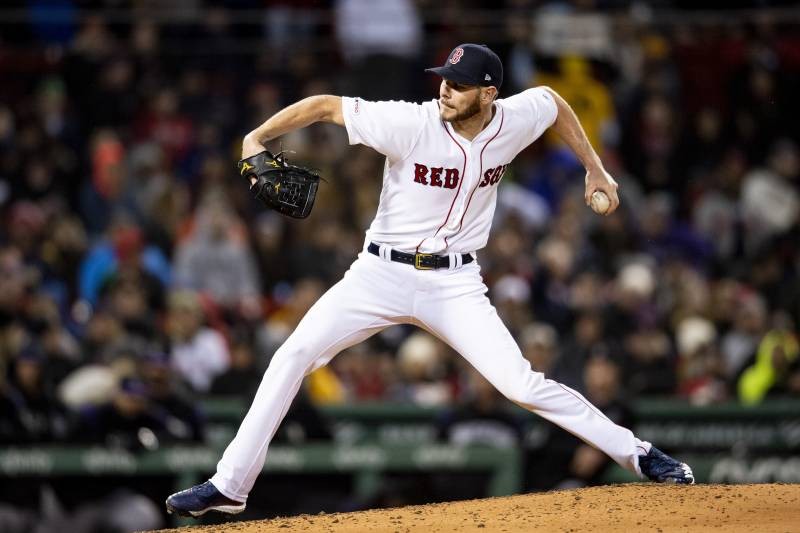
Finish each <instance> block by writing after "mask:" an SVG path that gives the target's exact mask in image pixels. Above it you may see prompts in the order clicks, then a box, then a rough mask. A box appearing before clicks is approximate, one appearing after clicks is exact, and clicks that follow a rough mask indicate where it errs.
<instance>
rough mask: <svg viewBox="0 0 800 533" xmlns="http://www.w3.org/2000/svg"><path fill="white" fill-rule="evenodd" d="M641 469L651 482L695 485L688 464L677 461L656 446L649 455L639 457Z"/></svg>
mask: <svg viewBox="0 0 800 533" xmlns="http://www.w3.org/2000/svg"><path fill="white" fill-rule="evenodd" d="M639 469H641V471H642V474H643V475H645V476H647V478H648V479H649V480H650V481H655V482H656V483H673V484H676V485H694V474H693V473H692V469H691V468H689V465H687V464H686V463H681V462H680V461H676V460H675V459H673V458H672V457H670V456H669V455H667V454H665V453H664V452H662V451H661V450H659V449H658V448H656V447H655V446H651V447H650V452H649V453H648V454H647V455H640V456H639Z"/></svg>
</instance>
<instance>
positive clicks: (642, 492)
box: [165, 484, 800, 533]
mask: <svg viewBox="0 0 800 533" xmlns="http://www.w3.org/2000/svg"><path fill="white" fill-rule="evenodd" d="M165 531H166V530H165ZM169 531H171V532H173V533H222V532H226V533H227V532H234V533H256V532H258V533H267V532H275V533H286V532H287V531H308V532H311V531H324V532H329V533H351V532H357V531H370V532H371V531H382V532H383V531H386V532H390V533H394V532H397V533H406V532H409V533H411V532H417V531H424V532H441V533H450V532H456V531H458V532H464V531H474V532H480V533H486V532H488V531H508V532H512V531H547V532H556V531H557V532H579V531H591V532H593V533H600V532H604V531H625V532H627V533H638V532H640V531H655V532H659V531H660V532H663V533H667V532H671V531H682V532H686V531H691V532H696V531H709V532H710V531H715V532H718V531H725V532H726V533H733V532H740V531H741V532H747V533H753V532H756V531H758V532H760V533H763V532H780V533H790V532H798V531H800V485H774V484H773V485H693V486H688V487H686V486H684V487H679V486H664V485H653V484H630V485H614V486H606V487H592V488H587V489H579V490H564V491H558V492H548V493H539V494H525V495H521V496H510V497H505V498H489V499H485V500H471V501H462V502H452V503H440V504H432V505H421V506H413V507H402V508H397V509H382V510H375V511H363V512H358V513H338V514H320V515H302V516H296V517H291V518H275V519H273V520H263V521H257V522H233V523H229V524H224V525H215V526H200V527H184V528H179V529H173V530H169Z"/></svg>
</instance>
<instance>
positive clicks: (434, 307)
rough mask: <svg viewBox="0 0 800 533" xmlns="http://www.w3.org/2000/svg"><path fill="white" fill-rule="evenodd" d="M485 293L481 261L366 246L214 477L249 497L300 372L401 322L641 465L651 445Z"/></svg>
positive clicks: (232, 494)
mask: <svg viewBox="0 0 800 533" xmlns="http://www.w3.org/2000/svg"><path fill="white" fill-rule="evenodd" d="M382 251H383V250H382ZM452 262H453V258H452V257H451V263H452ZM486 292H487V288H486V285H484V283H483V279H482V278H481V275H480V267H479V266H478V265H477V264H476V263H475V262H472V263H469V264H467V265H464V266H461V267H458V268H451V269H449V270H435V271H434V270H416V269H415V268H414V267H412V266H410V265H406V264H402V263H397V262H391V261H388V260H386V259H382V258H380V257H378V256H375V255H372V254H370V253H368V252H366V251H363V252H362V253H361V254H360V255H359V257H358V259H357V260H356V261H355V262H354V263H353V265H352V266H351V267H350V269H349V270H348V271H347V273H346V274H345V276H344V278H343V279H342V280H341V281H340V282H339V283H337V284H336V285H334V286H333V287H331V289H330V290H328V292H326V293H325V294H324V295H323V296H322V297H321V298H320V299H319V300H318V301H317V302H316V303H315V304H314V306H313V307H311V309H309V311H308V313H307V314H306V316H305V317H303V319H302V321H301V322H300V324H299V325H298V326H297V329H295V331H294V332H293V333H292V335H291V336H290V337H289V338H288V339H287V340H286V342H285V343H284V344H283V345H282V346H281V347H280V348H279V349H278V351H277V352H276V353H275V355H274V357H273V359H272V361H271V363H270V365H269V368H268V369H267V371H266V372H265V373H264V378H263V379H262V381H261V385H260V386H259V388H258V392H257V393H256V395H255V398H254V400H253V403H252V405H251V406H250V410H249V411H248V413H247V415H246V416H245V418H244V420H243V421H242V424H241V426H240V427H239V430H238V432H237V433H236V437H234V439H233V441H231V443H230V444H229V445H228V448H227V449H226V450H225V453H224V454H223V456H222V459H221V460H220V461H219V463H218V464H217V472H216V473H215V474H214V476H213V477H212V478H211V482H212V483H213V484H214V486H216V487H217V489H218V490H219V491H220V492H221V493H222V494H224V495H225V496H227V497H229V498H233V499H234V500H238V501H246V500H247V495H248V493H249V492H250V490H251V489H252V488H253V484H254V483H255V481H256V478H257V477H258V474H259V473H260V472H261V470H262V468H263V466H264V461H265V460H266V455H267V448H268V447H269V443H270V440H271V439H272V437H273V435H274V434H275V432H276V431H277V429H278V426H279V424H280V423H281V421H282V420H283V417H284V416H285V415H286V412H287V410H288V409H289V405H290V403H291V402H292V400H293V399H294V397H295V395H296V394H297V391H298V390H299V388H300V384H301V382H302V380H303V378H304V377H305V376H306V375H307V374H309V373H310V372H312V371H313V370H315V369H317V368H319V367H321V366H323V365H325V364H327V363H328V362H329V361H330V360H331V359H332V358H333V356H335V355H336V354H337V353H339V352H340V351H342V350H344V349H345V348H347V347H349V346H352V345H354V344H356V343H358V342H361V341H363V340H365V339H366V338H368V337H370V336H371V335H374V334H375V333H377V332H379V331H380V330H382V329H383V328H386V327H388V326H391V325H394V324H403V323H407V324H415V325H417V326H420V327H421V328H423V329H425V330H427V331H428V332H430V333H431V334H433V335H435V336H437V337H439V338H440V339H442V340H443V341H444V342H446V343H448V344H449V345H450V346H452V347H453V348H454V349H455V350H456V351H458V352H459V353H460V354H461V355H462V356H463V357H464V358H466V359H467V361H469V363H470V364H472V366H474V367H475V368H476V369H477V370H478V371H479V372H480V373H481V374H483V376H484V377H486V379H487V380H489V382H490V383H491V384H492V385H494V386H495V387H496V388H497V389H498V390H499V391H500V392H501V393H502V394H504V395H505V396H506V397H507V398H509V399H510V400H511V401H513V402H515V403H517V404H519V405H520V406H522V407H524V408H525V409H528V410H529V411H533V412H534V413H536V414H538V415H540V416H542V417H544V418H546V419H547V420H550V421H551V422H553V423H555V424H558V425H559V426H561V427H562V428H564V429H566V430H567V431H569V432H570V433H572V434H574V435H576V436H578V437H580V438H581V439H583V440H584V441H586V442H587V443H589V444H591V445H592V446H594V447H596V448H598V449H600V450H602V451H603V452H605V453H606V454H608V455H609V456H610V457H611V458H612V459H614V460H615V461H616V462H617V463H619V464H620V465H622V466H623V467H625V468H627V469H628V470H631V471H633V472H637V473H638V472H639V466H638V453H639V451H641V452H647V451H649V446H650V445H649V443H644V442H642V441H640V440H639V439H637V438H636V437H634V435H633V433H631V431H630V430H628V429H626V428H623V427H621V426H618V425H616V424H614V423H613V422H612V421H611V420H609V419H608V418H606V417H605V416H604V415H603V414H602V413H601V412H600V411H599V410H598V409H597V408H596V407H594V406H593V405H592V404H591V403H589V401H588V400H586V399H585V398H584V397H583V396H582V395H581V394H579V393H578V392H576V391H574V390H572V389H570V388H569V387H566V386H564V385H561V384H560V383H557V382H555V381H552V380H549V379H545V377H544V374H541V373H539V372H535V371H533V370H532V369H531V366H530V363H529V362H528V361H527V360H526V359H525V358H524V357H523V356H522V353H521V352H520V349H519V347H518V346H517V344H516V342H515V341H514V339H513V337H512V336H511V334H510V333H509V332H508V329H506V327H505V325H504V324H503V323H502V321H501V320H500V318H499V317H498V315H497V312H496V311H495V308H494V307H493V306H492V305H491V303H490V302H489V299H488V298H487V297H486V295H485V293H486ZM637 447H638V448H639V451H637Z"/></svg>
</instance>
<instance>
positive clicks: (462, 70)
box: [425, 43, 503, 89]
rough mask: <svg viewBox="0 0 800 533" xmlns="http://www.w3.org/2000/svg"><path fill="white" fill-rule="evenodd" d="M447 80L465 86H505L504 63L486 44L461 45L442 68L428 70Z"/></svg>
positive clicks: (427, 70) (454, 50)
mask: <svg viewBox="0 0 800 533" xmlns="http://www.w3.org/2000/svg"><path fill="white" fill-rule="evenodd" d="M425 72H433V73H434V74H438V75H439V76H441V77H443V78H444V79H446V80H451V81H454V82H456V83H463V84H464V85H481V86H483V87H490V86H494V87H497V88H498V89H499V88H500V86H501V85H503V63H502V61H500V58H499V57H497V54H495V53H494V52H492V50H491V49H490V48H489V47H488V46H486V45H485V44H471V43H467V44H460V45H458V46H456V47H455V48H454V49H453V51H452V52H450V55H449V56H448V58H447V61H445V62H444V66H442V67H434V68H426V69H425Z"/></svg>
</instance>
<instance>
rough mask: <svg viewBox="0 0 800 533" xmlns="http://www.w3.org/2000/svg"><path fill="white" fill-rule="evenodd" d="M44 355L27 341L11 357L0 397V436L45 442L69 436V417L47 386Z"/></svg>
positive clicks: (13, 440) (6, 439)
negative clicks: (9, 375) (8, 375)
mask: <svg viewBox="0 0 800 533" xmlns="http://www.w3.org/2000/svg"><path fill="white" fill-rule="evenodd" d="M44 370H45V357H44V354H43V353H42V352H41V349H40V348H39V347H38V346H35V345H30V346H28V347H26V348H25V349H23V351H22V352H20V354H19V356H18V357H17V359H16V360H15V361H14V365H13V374H12V379H11V382H10V383H9V385H8V387H7V388H6V390H5V391H4V392H3V393H2V401H0V405H2V408H0V440H2V442H4V443H6V444H8V443H20V442H25V443H45V442H58V441H64V440H66V439H67V438H68V437H70V432H71V430H72V420H71V419H70V416H69V413H68V412H67V409H66V407H65V406H64V405H63V404H62V403H61V402H60V401H59V400H58V399H57V398H56V397H55V395H54V394H53V393H52V389H51V388H49V387H48V386H47V383H46V382H45V376H44Z"/></svg>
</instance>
